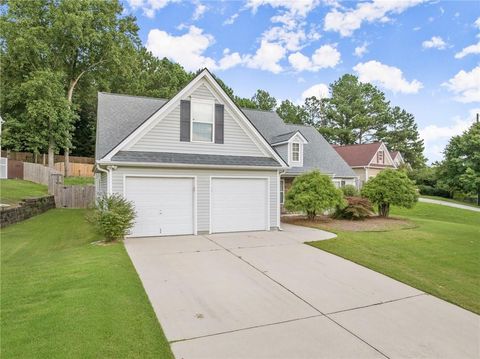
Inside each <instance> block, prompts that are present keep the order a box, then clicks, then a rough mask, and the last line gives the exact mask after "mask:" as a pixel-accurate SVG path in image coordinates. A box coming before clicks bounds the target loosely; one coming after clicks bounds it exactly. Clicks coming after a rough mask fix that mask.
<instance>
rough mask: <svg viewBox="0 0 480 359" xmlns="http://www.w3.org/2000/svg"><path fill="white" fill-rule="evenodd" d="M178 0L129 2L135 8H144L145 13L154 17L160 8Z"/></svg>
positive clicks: (139, 0)
mask: <svg viewBox="0 0 480 359" xmlns="http://www.w3.org/2000/svg"><path fill="white" fill-rule="evenodd" d="M176 1H178V0H127V3H128V5H129V6H130V8H132V9H133V10H137V9H142V11H143V15H145V16H146V17H149V18H154V17H155V14H156V12H157V11H158V10H160V9H162V8H164V7H165V6H167V5H168V4H169V3H171V2H176Z"/></svg>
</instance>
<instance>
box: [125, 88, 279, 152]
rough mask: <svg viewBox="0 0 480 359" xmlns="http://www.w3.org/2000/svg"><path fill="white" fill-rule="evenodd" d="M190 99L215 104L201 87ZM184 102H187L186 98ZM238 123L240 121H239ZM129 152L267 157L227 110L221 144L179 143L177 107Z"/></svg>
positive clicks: (178, 109) (178, 110) (178, 105)
mask: <svg viewBox="0 0 480 359" xmlns="http://www.w3.org/2000/svg"><path fill="white" fill-rule="evenodd" d="M191 97H192V98H197V99H204V100H210V101H215V102H216V103H218V101H216V98H215V96H214V95H213V94H212V92H211V91H210V90H209V89H208V88H207V86H206V85H205V84H201V85H200V86H199V87H198V88H197V89H196V90H195V91H193V92H192V93H191ZM185 100H190V96H188V97H186V98H185ZM239 121H241V120H240V119H239ZM126 150H129V151H153V152H177V153H199V154H216V155H234V156H260V157H264V156H268V157H270V155H269V154H267V152H266V151H265V150H262V149H261V148H260V147H259V145H257V143H255V142H254V141H253V140H252V139H251V138H250V137H249V135H248V134H247V133H246V131H245V130H244V129H243V128H242V127H241V126H240V125H239V124H238V123H237V121H236V120H235V119H234V118H233V116H232V114H231V112H230V110H229V108H228V106H225V112H224V143H223V144H219V143H207V142H181V141H180V103H178V104H177V105H176V106H175V107H174V108H173V110H172V111H171V112H170V113H168V114H167V115H166V116H165V118H163V119H162V120H161V121H160V122H159V123H158V124H157V125H156V126H155V127H154V128H152V129H151V130H150V131H149V132H148V133H146V134H145V135H144V136H143V137H142V138H141V139H140V140H139V141H138V142H137V143H134V144H132V145H131V146H130V147H128V148H127V149H126Z"/></svg>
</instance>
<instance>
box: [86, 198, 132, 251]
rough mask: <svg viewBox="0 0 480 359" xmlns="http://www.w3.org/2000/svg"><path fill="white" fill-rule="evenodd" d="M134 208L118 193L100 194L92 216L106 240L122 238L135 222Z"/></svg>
mask: <svg viewBox="0 0 480 359" xmlns="http://www.w3.org/2000/svg"><path fill="white" fill-rule="evenodd" d="M135 216H136V215H135V208H134V206H133V203H132V202H129V201H127V200H126V199H125V198H123V196H121V195H119V194H112V195H103V196H101V197H100V198H99V199H98V201H97V205H96V207H95V211H94V214H93V217H92V220H93V223H94V224H95V226H96V227H97V229H98V230H99V232H100V233H102V234H103V235H104V236H105V240H106V241H107V242H110V241H114V240H120V239H123V238H124V237H125V236H126V235H127V234H128V231H129V229H130V228H132V227H133V224H134V223H135Z"/></svg>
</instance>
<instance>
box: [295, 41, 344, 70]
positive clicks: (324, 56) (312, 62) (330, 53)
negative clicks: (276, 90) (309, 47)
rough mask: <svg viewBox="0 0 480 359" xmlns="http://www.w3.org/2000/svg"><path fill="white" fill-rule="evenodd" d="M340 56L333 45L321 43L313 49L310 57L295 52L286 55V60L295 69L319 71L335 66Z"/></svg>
mask: <svg viewBox="0 0 480 359" xmlns="http://www.w3.org/2000/svg"><path fill="white" fill-rule="evenodd" d="M340 57H341V56H340V52H339V51H338V50H337V48H336V47H335V46H334V45H323V46H321V47H319V48H318V49H316V50H315V52H314V53H313V54H312V57H311V58H309V57H308V56H305V55H304V54H302V53H300V52H295V53H293V54H291V55H290V56H288V61H289V62H290V65H292V67H293V68H294V69H295V70H296V71H319V70H320V69H323V68H328V67H335V66H336V65H337V64H338V63H339V62H340Z"/></svg>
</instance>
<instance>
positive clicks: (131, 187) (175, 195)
mask: <svg viewBox="0 0 480 359" xmlns="http://www.w3.org/2000/svg"><path fill="white" fill-rule="evenodd" d="M193 186H194V181H193V178H170V177H168V178H163V177H126V183H125V194H126V197H127V199H128V200H131V201H133V202H134V205H135V211H136V212H137V218H136V220H135V221H136V223H135V226H134V228H133V230H132V235H133V236H160V235H179V234H193V233H194V225H193V218H194V213H193V212H194V204H193V203H194V202H193Z"/></svg>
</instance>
